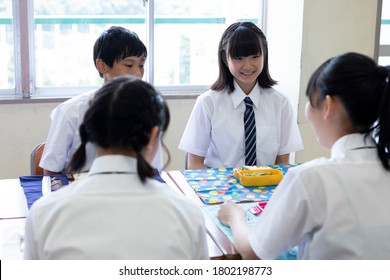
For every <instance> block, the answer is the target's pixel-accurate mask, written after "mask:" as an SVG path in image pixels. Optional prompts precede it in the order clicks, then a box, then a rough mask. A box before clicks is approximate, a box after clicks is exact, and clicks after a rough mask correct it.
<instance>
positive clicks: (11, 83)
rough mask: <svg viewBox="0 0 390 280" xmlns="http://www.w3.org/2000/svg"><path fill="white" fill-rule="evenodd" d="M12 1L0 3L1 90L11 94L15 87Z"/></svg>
mask: <svg viewBox="0 0 390 280" xmlns="http://www.w3.org/2000/svg"><path fill="white" fill-rule="evenodd" d="M13 46H14V39H13V26H12V1H2V2H1V3H0V90H2V91H3V92H5V93H8V94H11V93H12V91H13V88H14V87H15V63H14V47H13Z"/></svg>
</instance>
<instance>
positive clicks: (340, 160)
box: [249, 134, 390, 259]
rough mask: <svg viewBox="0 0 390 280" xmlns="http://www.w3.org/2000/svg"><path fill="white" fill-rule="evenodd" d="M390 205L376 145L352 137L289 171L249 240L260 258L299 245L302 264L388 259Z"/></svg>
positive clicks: (387, 177)
mask: <svg viewBox="0 0 390 280" xmlns="http://www.w3.org/2000/svg"><path fill="white" fill-rule="evenodd" d="M389 201H390V172H388V171H386V170H385V169H384V168H383V167H382V165H381V163H380V161H379V158H378V156H377V150H376V148H375V143H374V141H373V140H372V139H371V138H365V137H364V136H363V135H362V134H350V135H347V136H344V137H342V138H340V139H339V140H337V142H336V143H334V145H333V146H332V149H331V157H330V158H329V159H326V158H319V159H315V160H312V161H310V162H307V163H305V164H302V165H300V166H297V167H293V168H290V169H289V170H288V171H287V174H286V176H285V177H284V178H283V180H282V181H281V183H280V184H279V185H278V187H277V188H276V191H275V193H274V194H273V195H272V197H271V200H270V201H269V203H268V205H267V207H266V208H265V210H264V212H263V213H262V214H261V216H260V218H259V220H258V222H257V223H256V225H255V226H254V228H253V230H252V231H251V233H250V235H249V241H250V244H251V246H252V248H253V250H254V252H255V253H256V255H257V256H258V257H260V258H262V259H273V258H275V257H277V256H278V255H279V254H280V253H282V252H283V251H286V250H287V249H288V248H291V247H293V246H296V245H298V252H299V253H298V258H299V259H390V239H389V236H390V215H389V213H390V203H389Z"/></svg>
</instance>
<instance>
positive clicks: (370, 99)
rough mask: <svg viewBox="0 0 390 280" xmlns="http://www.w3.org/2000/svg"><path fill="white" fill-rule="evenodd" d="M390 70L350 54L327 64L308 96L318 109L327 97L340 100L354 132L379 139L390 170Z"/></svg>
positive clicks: (313, 78) (310, 85)
mask: <svg viewBox="0 0 390 280" xmlns="http://www.w3.org/2000/svg"><path fill="white" fill-rule="evenodd" d="M389 80H390V66H386V67H384V66H378V64H377V63H376V62H375V61H374V60H373V59H372V58H370V57H368V56H365V55H362V54H358V53H354V52H349V53H345V54H342V55H339V56H336V57H334V58H331V59H329V60H327V61H325V62H324V63H323V64H322V65H321V66H320V67H319V68H318V69H317V70H316V71H315V72H314V73H313V75H312V76H311V78H310V80H309V83H308V86H307V89H306V96H307V97H308V99H309V102H310V104H311V106H312V107H318V106H319V105H320V104H321V103H322V102H323V101H324V99H325V98H326V96H328V95H329V96H337V97H338V98H340V100H341V102H342V103H343V105H344V107H345V108H346V110H347V112H348V114H349V119H350V122H351V125H352V130H353V131H352V132H355V133H365V134H366V136H369V135H372V137H374V138H376V139H377V146H378V156H379V158H380V160H381V162H382V165H383V167H384V168H385V169H386V170H390V164H389V160H390V86H389V83H390V81H389Z"/></svg>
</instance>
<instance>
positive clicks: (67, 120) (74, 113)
mask: <svg viewBox="0 0 390 280" xmlns="http://www.w3.org/2000/svg"><path fill="white" fill-rule="evenodd" d="M95 93H96V90H92V91H88V92H86V93H83V94H80V95H78V96H75V97H73V98H71V99H69V100H67V101H65V102H63V103H61V104H59V105H58V106H57V107H56V108H55V109H54V110H53V111H52V113H51V115H50V117H51V120H52V122H51V126H50V130H49V133H48V136H47V139H46V144H45V150H44V152H43V154H42V158H41V161H40V163H39V166H40V167H42V168H43V169H46V170H50V171H54V172H61V171H63V169H64V168H65V166H66V165H67V163H68V161H70V159H71V157H72V155H73V154H74V153H75V151H76V150H77V149H78V147H79V146H80V145H81V139H80V132H79V128H80V125H81V124H82V123H83V120H84V115H85V113H86V111H87V109H88V108H89V104H90V102H91V100H92V99H93V97H94V96H95ZM162 154H163V153H162V145H161V143H159V147H158V150H157V153H156V156H155V157H154V159H153V161H152V163H151V165H152V166H153V167H154V168H156V169H158V170H159V171H162V169H163V166H164V162H163V155H162ZM86 156H87V157H86V164H85V165H84V167H83V170H82V171H83V172H85V171H88V170H89V168H90V167H91V164H92V162H93V160H94V159H95V157H96V149H95V147H94V146H93V145H92V144H91V143H87V145H86Z"/></svg>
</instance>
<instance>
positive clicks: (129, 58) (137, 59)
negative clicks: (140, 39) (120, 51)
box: [122, 56, 145, 62]
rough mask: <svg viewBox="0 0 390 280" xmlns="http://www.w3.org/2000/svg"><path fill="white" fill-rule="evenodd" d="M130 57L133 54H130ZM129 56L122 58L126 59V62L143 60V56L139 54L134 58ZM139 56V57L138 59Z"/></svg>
mask: <svg viewBox="0 0 390 280" xmlns="http://www.w3.org/2000/svg"><path fill="white" fill-rule="evenodd" d="M131 57H133V56H131ZM131 57H126V58H124V59H122V60H123V61H127V62H137V61H139V60H141V62H142V61H145V57H141V58H140V57H139V56H137V58H136V59H134V58H131ZM139 58H140V59H139Z"/></svg>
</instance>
